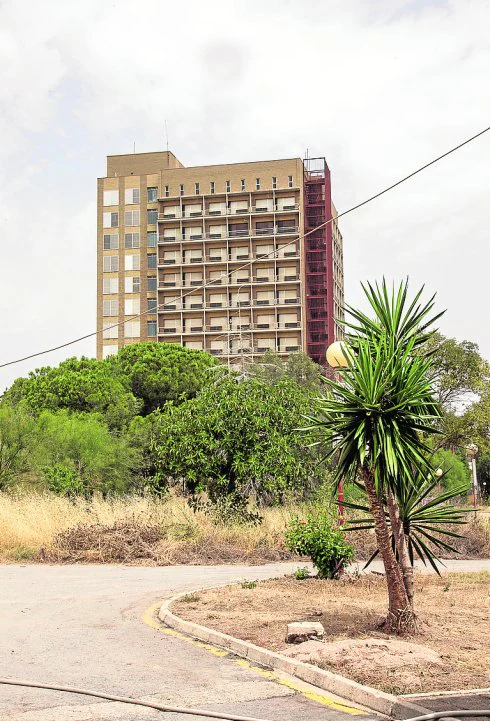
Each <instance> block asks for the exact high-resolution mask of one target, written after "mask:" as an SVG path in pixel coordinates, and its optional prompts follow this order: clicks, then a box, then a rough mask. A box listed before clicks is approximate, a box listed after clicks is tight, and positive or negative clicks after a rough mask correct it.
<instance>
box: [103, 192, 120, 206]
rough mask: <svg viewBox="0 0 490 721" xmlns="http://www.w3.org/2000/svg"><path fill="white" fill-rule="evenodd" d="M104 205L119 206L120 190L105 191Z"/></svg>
mask: <svg viewBox="0 0 490 721" xmlns="http://www.w3.org/2000/svg"><path fill="white" fill-rule="evenodd" d="M103 202H104V205H119V190H104V201H103Z"/></svg>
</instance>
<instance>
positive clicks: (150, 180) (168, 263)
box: [97, 151, 343, 364]
mask: <svg viewBox="0 0 490 721" xmlns="http://www.w3.org/2000/svg"><path fill="white" fill-rule="evenodd" d="M331 219H332V221H331V222H327V223H326V221H329V220H331ZM318 226H321V227H319V228H318ZM342 308H343V257H342V236H341V234H340V232H339V229H338V226H337V222H336V211H335V208H334V206H333V204H332V200H331V187H330V172H329V169H328V166H327V164H326V162H325V159H324V158H315V159H307V160H305V161H302V160H301V159H299V158H292V159H288V160H271V161H259V162H253V163H233V164H230V165H210V166H202V167H190V168H185V167H184V166H183V165H182V164H181V163H180V162H179V161H178V160H177V158H176V157H175V156H174V155H173V154H172V153H170V152H168V151H167V152H156V153H138V154H132V155H115V156H109V157H108V158H107V176H106V177H105V178H100V179H99V181H98V264H97V329H98V331H99V332H98V335H97V357H98V358H102V357H106V356H107V355H109V354H111V353H115V352H116V351H117V350H118V348H120V347H121V346H122V345H124V344H125V343H134V342H136V341H140V340H154V341H163V342H168V343H180V344H181V345H184V346H186V347H188V348H197V349H203V350H207V351H209V352H210V353H212V354H214V355H217V356H220V357H222V358H223V360H225V361H228V362H233V361H236V360H239V359H240V358H242V359H243V357H244V356H247V357H253V356H256V355H259V354H261V353H263V352H265V351H267V350H269V349H270V350H273V351H276V352H278V353H280V354H281V355H284V356H287V355H288V354H289V353H292V352H294V351H298V350H303V351H305V352H306V353H308V355H309V356H310V357H311V358H313V359H314V360H315V361H317V362H318V363H322V364H323V363H324V359H325V351H326V348H327V346H328V344H329V343H331V342H332V341H333V340H334V339H335V338H338V337H339V335H340V334H341V330H340V328H339V327H338V326H337V323H336V319H339V318H341V316H342ZM115 324H119V325H115ZM110 326H115V327H110Z"/></svg>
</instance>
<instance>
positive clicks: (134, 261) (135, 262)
mask: <svg viewBox="0 0 490 721" xmlns="http://www.w3.org/2000/svg"><path fill="white" fill-rule="evenodd" d="M139 269H140V257H139V255H137V254H136V253H128V254H127V255H125V256H124V270H139Z"/></svg>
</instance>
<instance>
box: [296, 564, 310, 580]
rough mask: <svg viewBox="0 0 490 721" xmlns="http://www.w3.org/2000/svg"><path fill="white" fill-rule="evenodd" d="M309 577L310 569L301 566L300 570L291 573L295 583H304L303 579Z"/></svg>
mask: <svg viewBox="0 0 490 721" xmlns="http://www.w3.org/2000/svg"><path fill="white" fill-rule="evenodd" d="M310 575H311V574H310V569H309V568H307V567H306V566H303V567H302V568H297V569H296V571H295V572H294V573H293V576H294V577H295V579H296V580H297V581H304V580H305V578H309V577H310Z"/></svg>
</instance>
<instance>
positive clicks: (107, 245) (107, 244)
mask: <svg viewBox="0 0 490 721" xmlns="http://www.w3.org/2000/svg"><path fill="white" fill-rule="evenodd" d="M104 215H105V213H104ZM118 248H119V235H118V234H117V233H111V234H110V235H104V250H117V249H118Z"/></svg>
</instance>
